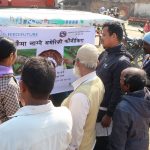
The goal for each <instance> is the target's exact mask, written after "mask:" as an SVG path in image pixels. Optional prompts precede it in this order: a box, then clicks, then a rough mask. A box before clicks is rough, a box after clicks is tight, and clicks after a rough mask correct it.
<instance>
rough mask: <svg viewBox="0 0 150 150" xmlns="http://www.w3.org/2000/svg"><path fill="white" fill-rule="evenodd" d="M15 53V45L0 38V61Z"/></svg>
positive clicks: (8, 40) (4, 38)
mask: <svg viewBox="0 0 150 150" xmlns="http://www.w3.org/2000/svg"><path fill="white" fill-rule="evenodd" d="M15 52H16V46H15V43H14V42H13V41H12V40H10V39H8V38H6V37H0V61H2V60H4V59H6V58H7V57H9V56H10V54H11V53H15Z"/></svg>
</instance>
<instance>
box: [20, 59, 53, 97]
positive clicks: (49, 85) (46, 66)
mask: <svg viewBox="0 0 150 150" xmlns="http://www.w3.org/2000/svg"><path fill="white" fill-rule="evenodd" d="M55 76H56V74H55V69H54V68H53V67H52V65H51V63H50V62H49V61H48V60H47V59H46V58H43V57H32V58H30V59H28V61H27V62H26V63H25V65H24V66H23V69H22V74H21V80H22V81H23V82H24V83H25V85H26V86H27V88H28V90H29V92H30V94H31V95H32V97H33V98H36V99H48V96H49V94H50V92H51V91H52V89H53V86H54V81H55Z"/></svg>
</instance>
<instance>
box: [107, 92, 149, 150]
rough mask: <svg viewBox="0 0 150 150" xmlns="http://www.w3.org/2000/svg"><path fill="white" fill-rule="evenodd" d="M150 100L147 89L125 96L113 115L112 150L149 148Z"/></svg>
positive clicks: (141, 149)
mask: <svg viewBox="0 0 150 150" xmlns="http://www.w3.org/2000/svg"><path fill="white" fill-rule="evenodd" d="M144 98H145V99H144ZM149 100H150V95H149V93H148V91H146V90H145V91H144V90H140V91H136V92H133V93H130V94H128V95H125V96H123V98H122V101H121V102H120V103H119V104H118V106H117V108H116V110H115V113H114V117H113V120H114V122H113V123H114V124H113V130H112V134H111V136H110V150H148V145H149V144H148V143H149V137H148V136H149V135H148V131H149V123H150V102H149Z"/></svg>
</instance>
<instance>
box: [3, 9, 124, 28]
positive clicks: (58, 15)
mask: <svg viewBox="0 0 150 150" xmlns="http://www.w3.org/2000/svg"><path fill="white" fill-rule="evenodd" d="M0 14H1V15H0V25H1V26H14V25H15V26H32V25H33V26H34V25H37V26H57V25H58V26H91V25H93V24H103V23H104V22H110V21H118V22H120V23H123V22H124V21H123V20H120V19H116V18H113V17H110V16H107V15H102V14H98V13H92V12H86V11H77V10H60V9H37V8H5V9H0Z"/></svg>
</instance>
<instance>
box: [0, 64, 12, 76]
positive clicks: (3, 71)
mask: <svg viewBox="0 0 150 150" xmlns="http://www.w3.org/2000/svg"><path fill="white" fill-rule="evenodd" d="M5 74H13V70H12V67H6V66H1V65H0V76H2V75H5Z"/></svg>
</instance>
